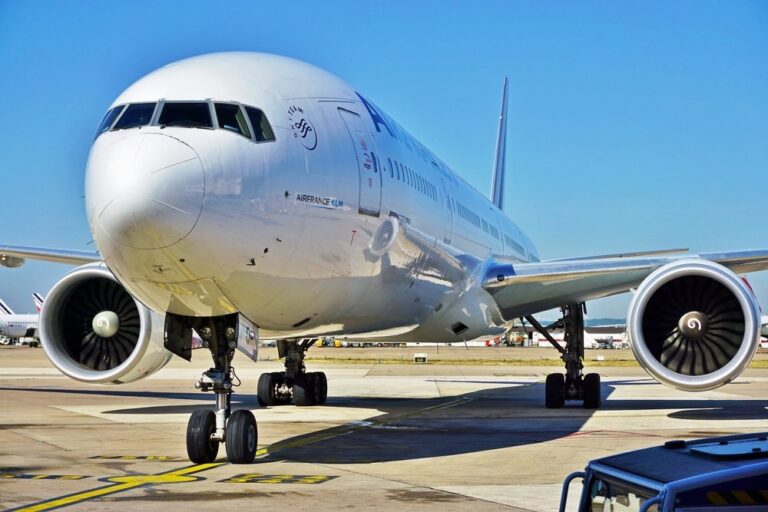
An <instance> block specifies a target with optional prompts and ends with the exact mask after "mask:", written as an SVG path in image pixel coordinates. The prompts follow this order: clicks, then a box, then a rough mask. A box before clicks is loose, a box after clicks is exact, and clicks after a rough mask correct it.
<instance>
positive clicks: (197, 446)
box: [187, 409, 219, 464]
mask: <svg viewBox="0 0 768 512" xmlns="http://www.w3.org/2000/svg"><path fill="white" fill-rule="evenodd" d="M214 432H216V415H215V414H214V413H213V411H211V410H210V409H197V410H196V411H195V412H193V413H192V416H190V417H189V423H187V455H188V456H189V460H191V461H192V462H194V463H195V464H202V463H205V462H213V461H214V460H216V455H217V454H218V453H219V443H218V441H214V440H212V439H211V434H213V433H214Z"/></svg>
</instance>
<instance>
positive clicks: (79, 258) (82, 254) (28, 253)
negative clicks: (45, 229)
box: [0, 245, 101, 267]
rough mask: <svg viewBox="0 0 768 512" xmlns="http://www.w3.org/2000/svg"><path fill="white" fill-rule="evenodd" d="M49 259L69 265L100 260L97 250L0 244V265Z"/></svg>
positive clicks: (14, 264)
mask: <svg viewBox="0 0 768 512" xmlns="http://www.w3.org/2000/svg"><path fill="white" fill-rule="evenodd" d="M27 259H30V260H41V261H51V262H54V263H66V264H69V265H85V264H86V263H93V262H95V261H101V255H100V254H99V253H98V252H88V251H67V250H60V249H42V248H40V247H22V246H17V245H0V266H3V267H19V266H21V265H23V264H24V260H27Z"/></svg>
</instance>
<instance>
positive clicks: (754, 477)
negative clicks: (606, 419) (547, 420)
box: [560, 433, 768, 512]
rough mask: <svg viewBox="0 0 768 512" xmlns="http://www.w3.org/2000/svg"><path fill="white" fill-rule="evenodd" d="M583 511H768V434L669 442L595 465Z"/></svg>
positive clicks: (586, 482) (587, 475)
mask: <svg viewBox="0 0 768 512" xmlns="http://www.w3.org/2000/svg"><path fill="white" fill-rule="evenodd" d="M578 478H581V479H583V491H582V494H581V499H580V501H579V508H578V510H579V512H672V511H676V512H714V511H717V512H731V511H733V512H758V511H760V512H768V433H765V434H743V435H735V436H726V437H712V438H708V439H699V440H695V441H669V442H667V443H665V444H664V445H662V446H656V447H653V448H645V449H642V450H636V451H632V452H626V453H621V454H619V455H612V456H610V457H605V458H602V459H596V460H593V461H591V462H590V463H589V464H588V465H587V468H586V471H585V472H579V473H573V474H571V475H569V476H568V477H567V478H566V480H565V483H564V484H563V494H562V498H561V501H560V511H561V512H564V511H565V510H566V508H565V507H566V497H567V492H568V487H569V485H570V484H571V482H573V481H574V480H575V479H578Z"/></svg>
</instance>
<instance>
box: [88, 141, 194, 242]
mask: <svg viewBox="0 0 768 512" xmlns="http://www.w3.org/2000/svg"><path fill="white" fill-rule="evenodd" d="M87 193H88V194H89V198H90V199H91V204H92V205H93V209H92V215H93V216H94V217H95V218H93V219H92V222H93V223H94V224H98V225H99V227H101V229H102V230H103V232H105V233H106V234H107V235H109V237H110V238H112V239H113V240H114V241H116V242H118V243H120V244H122V245H125V246H128V247H131V248H134V249H161V248H164V247H168V246H170V245H173V244H175V243H177V242H179V241H181V240H182V239H184V237H186V236H187V235H188V234H189V233H190V232H191V231H192V229H193V228H194V227H195V224H196V223H197V219H198V218H199V217H200V211H201V210H202V206H203V193H204V171H203V164H202V162H201V161H200V157H199V156H198V154H197V153H196V152H195V150H194V149H193V148H192V147H191V146H190V145H189V144H187V143H185V142H183V141H182V140H179V139H177V138H175V137H171V136H167V135H163V134H158V133H134V134H130V135H128V136H126V137H125V138H122V139H120V140H117V141H114V143H112V144H105V145H102V146H99V147H94V150H93V152H92V154H91V157H90V160H89V162H88V183H87ZM97 241H98V239H97Z"/></svg>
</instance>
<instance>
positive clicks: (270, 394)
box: [257, 339, 328, 406]
mask: <svg viewBox="0 0 768 512" xmlns="http://www.w3.org/2000/svg"><path fill="white" fill-rule="evenodd" d="M313 341H314V340H311V339H309V340H302V341H299V340H279V341H278V342H277V352H278V355H279V356H280V357H281V358H282V357H284V358H285V371H283V372H273V373H265V374H262V376H261V377H260V378H259V386H258V393H257V394H258V398H259V404H261V405H262V406H274V405H286V404H289V403H291V402H293V403H294V404H296V405H321V404H324V403H325V401H326V400H327V398H328V379H327V378H326V376H325V373H323V372H307V371H306V367H305V366H304V354H305V353H306V351H307V350H308V349H309V347H310V346H311V345H312V343H313Z"/></svg>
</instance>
